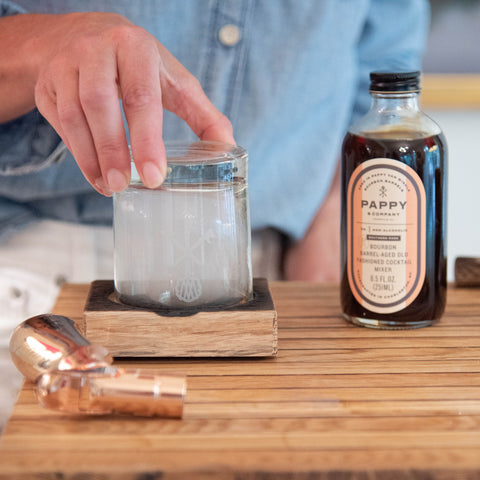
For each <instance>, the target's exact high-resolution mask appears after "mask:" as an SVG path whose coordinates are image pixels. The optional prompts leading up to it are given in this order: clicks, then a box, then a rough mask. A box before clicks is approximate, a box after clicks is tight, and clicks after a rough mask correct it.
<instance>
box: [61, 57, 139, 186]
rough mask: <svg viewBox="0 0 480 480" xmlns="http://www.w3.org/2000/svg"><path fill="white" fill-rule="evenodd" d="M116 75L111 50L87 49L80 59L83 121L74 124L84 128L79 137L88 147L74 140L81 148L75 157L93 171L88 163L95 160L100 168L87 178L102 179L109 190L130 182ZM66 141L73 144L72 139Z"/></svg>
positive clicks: (128, 159)
mask: <svg viewBox="0 0 480 480" xmlns="http://www.w3.org/2000/svg"><path fill="white" fill-rule="evenodd" d="M109 53H110V54H109ZM116 75H117V65H116V59H115V55H114V54H113V52H108V51H107V52H105V51H98V50H95V51H91V52H90V55H89V56H88V59H85V61H82V62H81V63H80V71H79V85H78V95H79V100H80V105H81V109H82V110H83V112H84V119H85V120H86V123H87V125H85V124H84V122H80V123H79V125H78V127H80V128H82V131H83V128H85V135H84V136H82V137H83V138H82V139H83V140H85V141H86V142H88V148H84V146H83V144H82V143H80V140H82V139H76V141H75V145H78V147H79V149H82V152H81V153H80V154H79V156H76V157H75V158H76V159H77V162H79V165H81V167H83V168H87V166H89V168H91V169H92V172H93V171H94V167H93V166H92V165H91V164H92V163H94V162H95V160H96V163H97V166H98V167H99V168H100V172H98V170H97V171H96V172H95V174H98V173H101V175H100V176H99V177H95V178H93V177H92V174H93V173H92V174H90V172H89V174H88V176H87V179H88V180H89V181H90V182H92V183H93V182H94V183H96V184H98V182H99V181H100V180H103V182H104V183H105V184H106V185H107V187H108V188H109V190H110V191H112V192H120V191H122V190H124V189H125V188H126V187H127V186H128V184H129V183H130V153H129V151H128V144H127V139H126V136H125V130H124V128H123V121H122V114H121V110H120V105H119V101H118V93H117V84H116ZM71 100H73V99H71ZM74 131H75V132H77V130H76V129H75V130H74ZM88 133H90V139H88V138H87V137H88ZM67 136H68V132H67ZM69 138H70V137H69ZM92 142H93V143H92ZM70 143H72V146H73V140H72V139H70ZM92 147H93V148H92ZM89 155H91V157H89ZM95 157H96V158H95ZM98 167H97V168H98Z"/></svg>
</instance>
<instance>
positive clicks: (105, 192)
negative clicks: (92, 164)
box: [94, 177, 112, 197]
mask: <svg viewBox="0 0 480 480" xmlns="http://www.w3.org/2000/svg"><path fill="white" fill-rule="evenodd" d="M94 183H95V186H96V187H97V188H98V189H99V190H100V193H102V194H103V195H105V196H107V197H111V196H112V192H111V191H110V189H109V188H108V187H107V184H106V183H105V182H104V181H103V178H102V177H99V178H97V179H96V180H95V182H94Z"/></svg>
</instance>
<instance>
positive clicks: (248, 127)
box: [0, 0, 429, 239]
mask: <svg viewBox="0 0 480 480" xmlns="http://www.w3.org/2000/svg"><path fill="white" fill-rule="evenodd" d="M72 11H110V12H117V13H120V14H123V15H125V16H126V17H128V18H129V19H130V20H131V21H132V22H134V23H136V24H137V25H140V26H141V27H143V28H145V29H146V30H147V31H149V32H150V33H151V34H153V35H154V36H155V37H157V38H158V40H159V41H160V42H161V43H163V44H164V45H165V46H166V47H167V48H168V49H169V50H170V51H171V52H172V53H173V55H174V56H175V57H176V58H177V59H179V60H180V62H181V63H182V64H183V65H184V66H185V67H186V68H187V69H188V70H189V71H190V72H191V73H192V74H193V75H195V76H196V77H197V78H198V79H199V80H200V83H201V84H202V86H203V88H204V90H205V92H206V94H207V96H208V97H209V98H210V99H211V100H212V102H213V103H214V104H215V105H216V107H217V108H218V109H219V110H221V111H222V112H223V113H224V114H225V115H227V116H228V117H229V118H230V120H231V122H232V124H233V127H234V136H235V139H236V141H237V143H238V144H239V145H242V146H243V147H244V148H246V150H247V151H248V153H249V194H250V209H251V221H252V228H253V229H258V228H265V227H274V228H277V229H279V230H281V231H282V232H284V233H285V234H287V235H288V236H290V237H292V238H294V239H298V238H300V237H302V235H303V234H304V233H305V231H306V229H307V228H308V225H309V223H310V222H311V220H312V218H313V216H314V215H315V212H316V211H317V209H318V208H319V206H320V205H321V203H322V200H323V198H324V197H325V195H326V193H327V192H328V188H329V185H330V183H331V180H332V176H333V174H334V171H335V167H336V163H337V160H338V157H339V149H340V145H341V141H342V138H343V135H344V133H345V131H346V129H347V128H348V126H349V125H350V124H351V123H352V121H353V120H354V119H355V118H356V117H358V116H359V115H361V114H363V113H364V112H365V111H366V109H367V108H368V106H369V103H370V99H369V95H368V81H369V80H368V76H369V72H370V71H372V70H387V71H388V70H390V71H392V70H416V69H418V68H419V67H420V63H421V55H422V51H423V45H424V42H425V37H426V32H427V27H428V16H429V10H428V2H427V1H424V0H142V1H134V0H82V1H78V0H17V1H15V2H13V1H5V0H0V14H1V15H11V14H16V13H22V12H30V13H66V12H72ZM228 24H230V25H232V24H233V25H235V26H237V27H238V28H239V31H240V40H239V41H238V42H237V43H236V44H234V45H228V44H225V42H224V43H222V41H221V37H222V36H221V34H219V32H220V30H221V28H222V27H223V26H225V25H228ZM226 43H228V42H226ZM164 138H165V139H171V140H175V139H180V140H193V139H194V138H195V136H194V134H193V133H192V132H191V131H190V130H189V128H188V126H187V125H186V124H185V123H184V122H183V121H181V120H180V119H179V118H177V117H176V116H175V115H173V114H171V113H168V112H167V113H166V114H165V121H164ZM36 218H55V219H61V220H66V221H74V222H85V223H91V224H108V223H109V222H111V218H112V204H111V199H109V198H106V197H103V196H101V195H99V194H97V193H96V192H95V191H94V190H93V189H92V188H91V187H90V185H89V184H88V182H87V181H86V180H85V179H84V178H83V176H82V174H81V173H80V170H79V169H78V167H77V166H76V164H75V161H74V159H73V157H72V156H71V154H70V153H69V152H68V151H67V150H66V148H65V146H64V145H63V143H62V142H61V140H60V138H59V137H58V135H57V134H56V133H55V131H54V130H53V129H52V128H51V127H50V125H49V124H48V122H47V121H46V120H45V119H44V118H43V117H42V116H41V115H40V114H39V113H38V111H36V110H34V111H32V112H30V113H28V114H27V115H25V116H23V117H22V118H19V119H16V120H14V121H11V122H9V123H6V124H3V125H0V236H5V235H7V234H8V233H9V232H11V231H14V230H15V229H16V228H18V227H20V226H22V225H24V224H26V223H27V222H29V221H32V220H34V219H36Z"/></svg>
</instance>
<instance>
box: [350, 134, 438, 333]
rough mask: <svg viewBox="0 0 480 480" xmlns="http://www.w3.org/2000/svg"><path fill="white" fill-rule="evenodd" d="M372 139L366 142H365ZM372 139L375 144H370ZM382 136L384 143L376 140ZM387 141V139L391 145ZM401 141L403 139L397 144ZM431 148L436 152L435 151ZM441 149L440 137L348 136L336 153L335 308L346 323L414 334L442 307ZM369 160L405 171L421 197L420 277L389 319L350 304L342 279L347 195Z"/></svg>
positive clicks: (432, 318)
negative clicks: (390, 162)
mask: <svg viewBox="0 0 480 480" xmlns="http://www.w3.org/2000/svg"><path fill="white" fill-rule="evenodd" d="M370 135H372V138H370ZM373 136H375V138H373ZM382 136H385V137H388V138H381V137H382ZM392 138H393V139H392ZM402 138H405V139H402ZM435 147H436V148H435ZM445 156H446V145H445V140H444V138H443V135H434V136H427V137H424V138H414V139H408V135H407V132H402V131H396V132H395V131H389V132H385V133H384V134H381V133H379V132H374V133H372V134H369V135H368V136H365V137H364V136H359V135H355V134H351V133H348V134H347V136H346V137H345V140H344V142H343V148H342V168H343V171H342V227H341V235H342V281H341V302H342V308H343V312H344V314H345V315H346V316H347V318H349V317H350V318H349V320H352V319H355V318H358V319H362V318H364V319H371V320H378V321H379V326H384V327H385V328H414V327H419V326H424V325H427V324H429V323H431V322H432V321H436V320H439V319H440V317H441V316H442V314H443V311H444V309H445V302H446V268H447V262H446V244H445V237H446V158H445ZM373 158H391V159H394V160H399V161H400V162H402V163H405V164H407V165H408V166H410V167H411V168H412V169H413V170H415V172H416V173H417V174H418V175H419V177H420V178H421V180H422V182H423V185H424V187H425V193H426V273H425V281H424V283H423V287H422V289H421V290H420V293H419V294H418V296H417V298H416V299H415V300H414V301H413V302H412V303H411V304H410V305H408V306H407V307H406V308H404V309H403V310H400V311H398V312H395V313H389V314H381V313H375V312H372V311H370V310H368V309H366V308H365V307H364V306H362V305H361V304H360V303H358V302H357V300H356V299H355V297H354V295H353V293H352V291H351V289H350V285H349V281H348V275H347V212H346V205H347V190H348V182H349V179H350V177H351V175H352V172H353V171H354V170H355V168H356V167H358V165H360V164H361V163H362V162H365V161H366V160H370V159H373Z"/></svg>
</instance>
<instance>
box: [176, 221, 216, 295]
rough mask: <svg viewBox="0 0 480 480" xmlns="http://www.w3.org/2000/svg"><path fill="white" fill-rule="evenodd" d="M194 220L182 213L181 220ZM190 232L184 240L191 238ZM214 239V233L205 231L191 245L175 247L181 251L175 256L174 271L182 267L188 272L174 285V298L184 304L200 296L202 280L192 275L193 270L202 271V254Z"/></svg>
mask: <svg viewBox="0 0 480 480" xmlns="http://www.w3.org/2000/svg"><path fill="white" fill-rule="evenodd" d="M189 217H190V220H191V219H192V218H195V216H194V215H191V214H189V213H184V214H183V218H185V219H189ZM191 236H192V232H189V234H188V235H186V238H191ZM214 238H215V232H214V231H212V230H211V229H210V230H207V231H206V232H205V234H204V235H202V236H201V237H200V238H199V239H198V240H197V241H196V242H195V243H194V244H193V245H189V244H187V245H181V244H179V245H177V249H178V250H181V252H182V253H181V254H180V255H178V256H177V261H176V262H175V269H176V270H180V269H181V268H182V267H183V268H184V269H185V270H186V271H187V272H188V273H187V272H186V275H185V277H184V278H181V279H179V280H178V281H177V282H176V285H175V295H176V297H177V298H178V299H179V300H180V301H182V302H186V303H191V302H193V301H195V300H198V299H199V298H200V297H201V296H202V280H201V279H200V278H198V277H195V276H193V275H192V272H193V271H195V270H199V271H201V269H202V263H203V262H202V257H204V255H202V252H203V251H204V248H205V246H206V245H208V244H210V243H212V240H213V239H214Z"/></svg>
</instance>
